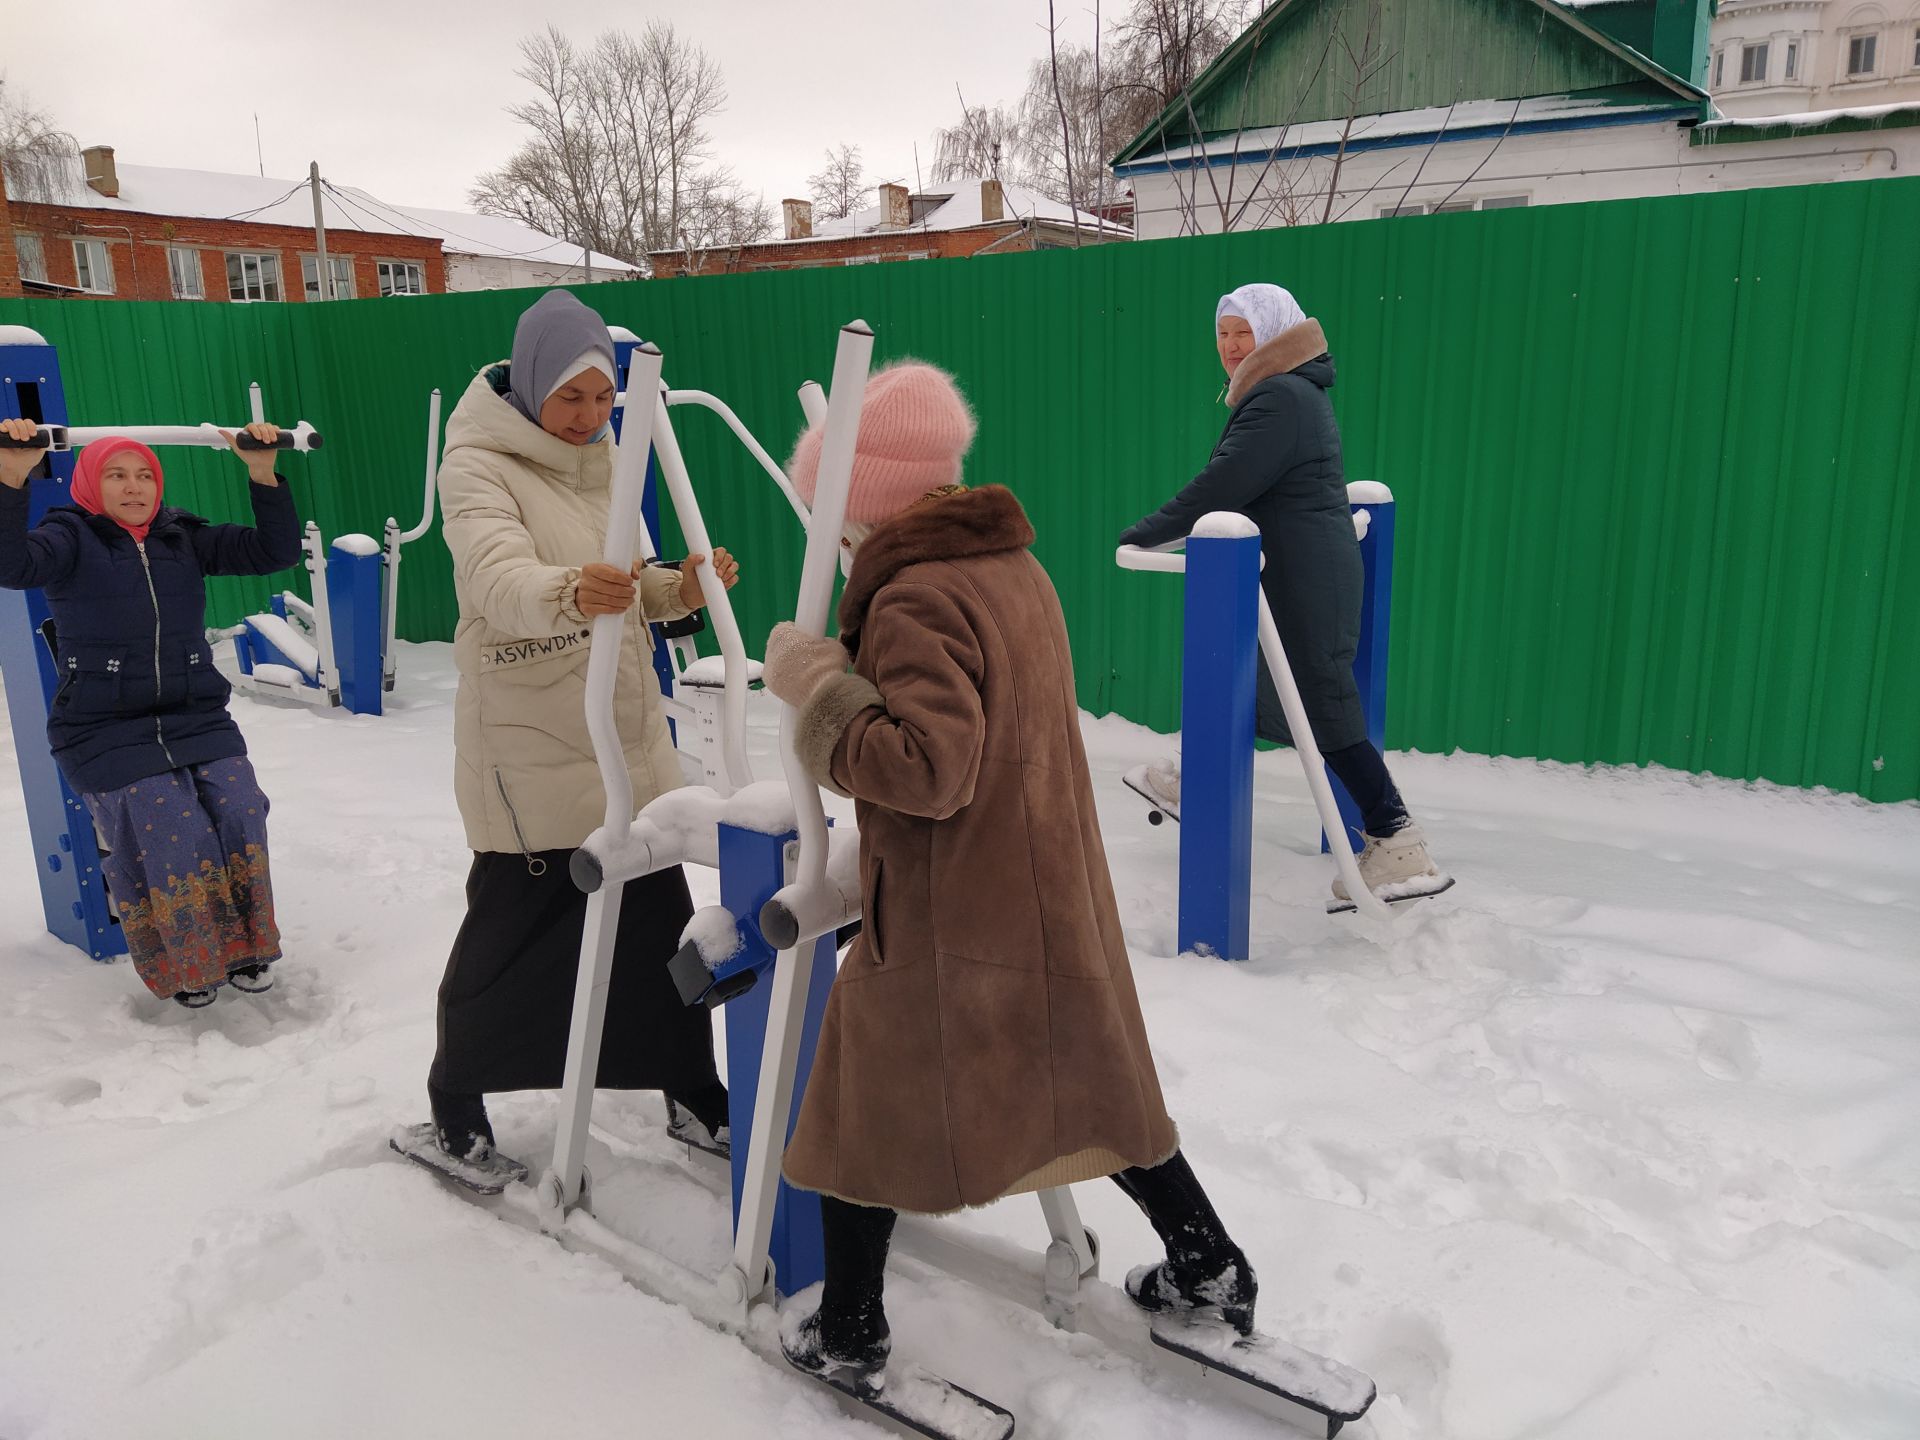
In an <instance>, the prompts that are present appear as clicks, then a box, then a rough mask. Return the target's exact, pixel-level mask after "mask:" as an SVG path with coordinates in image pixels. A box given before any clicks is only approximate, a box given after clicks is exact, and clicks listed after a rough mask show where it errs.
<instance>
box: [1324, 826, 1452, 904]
mask: <svg viewBox="0 0 1920 1440" xmlns="http://www.w3.org/2000/svg"><path fill="white" fill-rule="evenodd" d="M1356 858H1357V860H1358V861H1359V865H1360V878H1361V880H1362V881H1364V882H1365V883H1366V887H1367V888H1368V889H1369V890H1371V891H1372V892H1373V893H1374V894H1376V895H1378V896H1379V897H1380V898H1381V899H1382V900H1409V899H1413V898H1415V897H1416V896H1421V895H1437V894H1439V893H1440V891H1442V890H1445V889H1446V888H1447V887H1448V886H1450V885H1451V884H1453V880H1452V879H1451V877H1449V876H1447V875H1445V874H1443V873H1442V872H1441V870H1440V867H1439V866H1438V865H1435V864H1434V863H1433V857H1432V856H1431V855H1429V854H1428V853H1427V837H1426V835H1425V833H1424V832H1422V831H1421V829H1420V827H1419V826H1418V825H1408V826H1405V827H1404V828H1402V829H1400V830H1396V831H1395V832H1394V833H1393V834H1391V835H1369V836H1367V846H1366V849H1364V850H1362V851H1361V852H1360V854H1359V855H1358V856H1357V857H1356ZM1333 894H1334V898H1335V899H1336V900H1349V899H1351V898H1352V897H1351V896H1350V895H1348V894H1347V884H1346V881H1344V880H1335V881H1334V882H1333Z"/></svg>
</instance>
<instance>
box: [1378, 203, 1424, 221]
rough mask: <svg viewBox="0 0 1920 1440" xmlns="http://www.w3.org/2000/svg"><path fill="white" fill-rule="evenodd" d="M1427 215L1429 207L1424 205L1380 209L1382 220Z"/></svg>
mask: <svg viewBox="0 0 1920 1440" xmlns="http://www.w3.org/2000/svg"><path fill="white" fill-rule="evenodd" d="M1426 213H1427V207H1426V206H1424V205H1383V206H1381V207H1380V218H1381V219H1382V220H1391V219H1393V218H1394V217H1395V216H1397V215H1424V214H1426Z"/></svg>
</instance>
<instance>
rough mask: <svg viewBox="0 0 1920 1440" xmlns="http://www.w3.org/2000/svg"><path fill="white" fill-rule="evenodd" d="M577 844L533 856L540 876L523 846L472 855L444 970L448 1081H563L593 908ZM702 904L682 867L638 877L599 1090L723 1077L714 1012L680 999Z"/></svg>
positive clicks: (623, 920)
mask: <svg viewBox="0 0 1920 1440" xmlns="http://www.w3.org/2000/svg"><path fill="white" fill-rule="evenodd" d="M572 854H573V852H572V851H571V850H549V851H546V852H543V853H541V854H538V855H536V856H534V857H533V858H534V859H536V860H540V861H544V862H545V869H544V873H542V874H539V875H535V874H533V873H532V872H531V869H530V867H529V866H528V863H527V857H526V856H523V855H514V854H503V853H497V852H481V853H478V854H476V855H475V856H474V857H473V869H472V870H471V871H470V872H469V873H468V875H467V918H466V919H465V920H464V921H463V922H462V923H461V926H460V934H459V936H458V937H457V938H456V939H455V940H454V942H453V954H452V955H450V956H449V957H448V958H447V973H446V976H445V978H444V979H442V980H441V982H440V1009H439V1023H438V1038H439V1045H438V1048H437V1049H436V1051H435V1053H434V1057H433V1069H432V1071H431V1073H430V1075H429V1078H430V1080H431V1081H432V1083H433V1084H434V1085H436V1086H438V1087H439V1088H440V1089H442V1090H446V1091H449V1092H453V1093H464V1094H487V1093H489V1092H494V1091H500V1090H554V1089H558V1088H559V1087H560V1084H561V1081H562V1078H563V1076H564V1074H565V1071H566V1064H567V1033H568V1029H569V1027H570V1024H571V1021H572V1015H573V990H574V982H575V977H576V976H577V975H578V973H579V968H580V938H581V934H582V932H583V931H584V930H585V928H586V918H587V897H586V896H585V895H584V894H582V893H581V892H580V891H579V890H578V889H576V888H575V887H574V884H573V880H572V878H571V877H570V876H569V875H568V873H567V862H568V860H569V859H570V858H571V857H572ZM692 917H693V900H692V897H691V896H690V895H689V894H688V893H687V878H686V876H685V874H684V873H682V871H681V870H680V868H679V867H678V866H674V867H673V868H671V869H668V870H661V871H658V872H656V873H655V874H652V875H646V876H642V877H641V878H640V879H638V880H630V881H628V882H627V886H626V893H625V896H624V898H623V899H622V901H621V906H620V927H619V930H618V932H617V935H616V938H615V940H614V947H613V976H612V980H611V983H610V984H609V985H608V987H607V1019H606V1028H605V1030H604V1032H603V1034H604V1039H603V1040H602V1043H601V1046H600V1073H599V1077H598V1079H597V1081H596V1085H597V1087H598V1088H599V1089H602V1090H666V1091H669V1092H671V1093H674V1094H689V1093H693V1092H696V1091H698V1090H699V1089H700V1088H701V1087H702V1086H707V1085H712V1084H714V1083H715V1082H716V1081H717V1079H718V1076H717V1075H716V1074H715V1072H714V1064H713V1024H712V1020H711V1018H710V1016H709V1013H708V1011H707V1010H706V1009H705V1008H704V1007H700V1006H695V1007H693V1008H688V1007H687V1006H686V1005H684V1004H682V1003H681V1001H680V995H679V992H678V991H677V990H676V989H675V988H674V984H673V979H672V977H671V976H670V975H668V973H667V962H668V961H669V960H671V959H672V958H673V955H674V952H675V951H676V950H677V949H678V948H679V946H680V935H681V932H682V931H683V930H685V929H686V925H687V921H688V920H690V919H691V918H692Z"/></svg>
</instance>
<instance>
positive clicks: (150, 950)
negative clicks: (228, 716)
mask: <svg viewBox="0 0 1920 1440" xmlns="http://www.w3.org/2000/svg"><path fill="white" fill-rule="evenodd" d="M81 798H82V799H84V800H85V801H86V802H87V809H88V810H90V811H91V812H92V813H93V819H94V823H95V824H96V825H97V826H98V827H99V829H100V834H101V837H102V838H103V839H104V841H105V843H106V848H107V852H108V853H107V855H106V857H105V859H104V861H103V864H102V868H103V869H104V870H105V871H106V878H107V891H108V893H109V894H110V895H111V896H112V898H113V902H114V904H115V906H116V907H117V908H118V910H119V912H120V925H121V928H122V929H123V930H124V931H125V932H126V937H127V950H128V952H129V954H130V955H131V957H132V959H133V968H134V969H135V970H136V971H138V972H139V974H140V978H141V980H143V981H145V982H146V986H147V988H148V989H149V990H151V991H152V992H153V993H154V994H156V995H161V996H172V995H177V994H179V993H180V992H181V991H182V990H211V989H212V988H213V987H214V986H216V985H221V984H224V983H225V982H226V978H227V974H228V972H229V971H231V970H233V969H234V968H236V967H237V966H242V965H259V964H262V963H265V962H268V961H272V960H278V959H279V958H280V931H279V928H278V927H277V926H276V925H275V924H274V921H273V884H272V882H271V880H270V879H269V878H268V875H267V797H266V796H265V795H263V794H262V793H261V792H260V786H259V783H258V782H257V781H256V780H255V779H254V775H253V766H252V765H251V764H250V763H249V762H248V761H247V758H246V757H245V756H244V755H241V756H235V757H234V758H233V759H231V760H216V761H214V762H213V763H211V764H208V765H201V766H196V767H194V768H193V769H190V770H188V769H182V770H169V771H167V772H165V773H164V774H160V775H152V776H149V777H148V778H146V779H144V780H140V781H136V782H135V783H134V784H132V785H128V786H126V787H125V788H123V789H120V790H108V791H104V792H100V793H96V794H89V795H85V796H82V797H81Z"/></svg>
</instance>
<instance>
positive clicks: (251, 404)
mask: <svg viewBox="0 0 1920 1440" xmlns="http://www.w3.org/2000/svg"><path fill="white" fill-rule="evenodd" d="M247 408H248V409H249V410H251V411H252V412H253V423H254V424H256V425H263V424H265V423H266V419H267V402H266V400H265V399H264V398H263V397H262V396H261V394H260V382H259V381H258V380H256V381H254V382H253V383H252V384H251V385H249V386H247Z"/></svg>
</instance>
